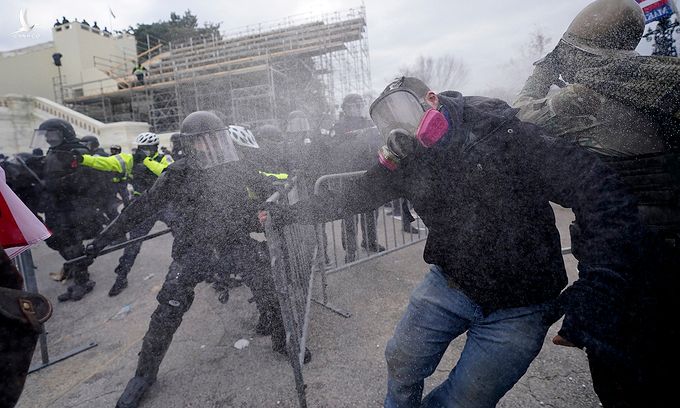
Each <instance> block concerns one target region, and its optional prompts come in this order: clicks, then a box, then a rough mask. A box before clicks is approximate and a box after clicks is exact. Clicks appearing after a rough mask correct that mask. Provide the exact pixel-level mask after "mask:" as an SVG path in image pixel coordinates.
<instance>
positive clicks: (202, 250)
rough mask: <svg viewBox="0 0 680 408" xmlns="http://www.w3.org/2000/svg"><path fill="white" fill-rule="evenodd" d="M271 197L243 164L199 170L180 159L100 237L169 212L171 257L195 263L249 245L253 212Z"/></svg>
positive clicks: (262, 178) (254, 218)
mask: <svg viewBox="0 0 680 408" xmlns="http://www.w3.org/2000/svg"><path fill="white" fill-rule="evenodd" d="M272 193H274V189H273V186H272V183H271V182H270V181H269V180H268V179H267V178H266V177H265V176H262V175H260V174H259V173H258V172H257V170H255V169H253V168H251V167H250V165H249V164H248V163H247V162H245V161H243V160H239V161H235V162H230V163H227V164H223V165H220V166H215V167H213V168H210V169H207V170H199V169H195V168H193V167H191V166H189V165H187V162H186V160H185V159H182V160H178V161H176V162H174V163H173V164H172V166H168V167H167V169H166V170H165V171H164V172H163V173H162V174H161V175H160V177H158V179H157V181H156V182H155V183H154V184H153V186H152V187H151V188H150V189H149V190H147V191H146V192H145V193H144V194H142V195H141V196H139V198H137V199H136V200H135V201H133V202H132V203H131V204H130V205H129V206H127V207H125V209H124V210H123V211H122V212H121V214H120V216H118V218H116V220H115V221H114V222H113V223H112V224H111V225H109V226H108V227H107V228H106V229H105V230H104V231H103V232H102V235H103V238H104V239H105V240H111V239H113V238H116V237H119V236H121V235H122V234H123V233H125V232H127V231H130V229H132V228H133V227H134V226H135V225H137V224H138V223H141V222H143V221H145V220H146V219H148V218H153V217H158V215H157V214H159V213H163V212H170V213H172V217H170V220H169V223H170V225H169V226H170V227H171V228H172V232H173V235H174V237H175V239H174V242H173V246H172V257H173V259H175V260H177V261H180V262H185V263H187V262H188V263H192V262H193V263H195V262H199V261H200V260H201V259H205V258H206V257H212V256H213V254H214V253H215V252H216V253H224V252H225V251H227V252H228V249H229V248H233V247H238V246H239V245H243V244H244V243H246V242H250V241H251V238H250V235H249V233H250V232H251V231H257V230H259V229H260V228H261V227H260V224H259V221H258V219H257V212H258V209H259V208H260V206H261V204H262V203H263V202H264V201H265V200H266V199H267V198H269V195H270V194H272Z"/></svg>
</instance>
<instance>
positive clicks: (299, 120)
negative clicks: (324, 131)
mask: <svg viewBox="0 0 680 408" xmlns="http://www.w3.org/2000/svg"><path fill="white" fill-rule="evenodd" d="M310 129H311V128H310V126H309V120H308V119H307V115H306V114H305V113H304V112H303V111H300V110H296V111H292V112H291V113H289V114H288V121H287V122H286V133H291V134H300V133H305V132H309V131H310Z"/></svg>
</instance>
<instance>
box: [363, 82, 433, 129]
mask: <svg viewBox="0 0 680 408" xmlns="http://www.w3.org/2000/svg"><path fill="white" fill-rule="evenodd" d="M429 108H430V107H429V106H428V105H425V103H424V102H421V101H420V100H419V98H418V97H417V96H415V94H413V93H411V92H410V91H407V90H404V89H399V90H396V91H393V92H389V93H387V94H385V95H383V96H381V97H380V98H378V99H376V100H375V102H373V104H372V105H371V110H370V115H371V119H373V123H375V125H376V126H377V127H378V130H379V131H380V134H381V135H382V137H383V139H385V140H387V137H388V136H389V134H390V132H391V131H393V130H395V129H403V130H405V131H406V132H407V133H408V134H409V135H411V136H413V137H415V135H416V130H417V129H418V125H419V124H420V120H421V119H422V118H423V115H424V114H425V111H426V110H427V109H429Z"/></svg>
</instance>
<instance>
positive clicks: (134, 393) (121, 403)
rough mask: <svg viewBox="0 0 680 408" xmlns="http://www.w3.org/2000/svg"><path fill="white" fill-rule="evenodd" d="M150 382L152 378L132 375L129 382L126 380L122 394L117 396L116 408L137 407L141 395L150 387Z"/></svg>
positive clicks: (151, 382)
mask: <svg viewBox="0 0 680 408" xmlns="http://www.w3.org/2000/svg"><path fill="white" fill-rule="evenodd" d="M151 384H153V380H150V379H148V378H146V377H140V376H135V377H132V379H131V380H130V382H128V384H127V387H125V391H123V395H121V396H120V398H118V402H117V403H116V408H137V407H138V406H139V402H140V401H141V400H142V397H143V396H144V394H145V393H146V391H147V390H148V389H149V387H151Z"/></svg>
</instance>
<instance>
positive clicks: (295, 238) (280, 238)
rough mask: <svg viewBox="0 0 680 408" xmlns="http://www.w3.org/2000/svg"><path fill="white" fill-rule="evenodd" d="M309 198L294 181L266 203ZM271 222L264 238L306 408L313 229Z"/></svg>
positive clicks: (314, 261)
mask: <svg viewBox="0 0 680 408" xmlns="http://www.w3.org/2000/svg"><path fill="white" fill-rule="evenodd" d="M306 197H307V194H306V191H304V187H303V185H301V184H298V183H297V182H296V180H295V179H293V180H292V183H288V184H286V185H285V186H284V188H283V189H282V191H279V192H277V193H275V194H274V195H272V196H271V197H270V198H269V199H268V200H267V202H269V203H272V202H274V203H279V204H282V205H289V204H294V203H295V202H297V201H299V200H300V199H304V198H306ZM275 221H276V220H274V221H272V219H271V218H269V219H268V220H267V221H266V223H265V236H266V237H267V245H268V247H269V256H270V260H271V266H272V268H271V269H272V275H273V279H274V285H275V287H276V292H277V296H278V299H279V305H280V307H281V316H282V318H283V323H284V327H285V330H286V347H287V351H288V356H289V359H290V364H291V366H292V367H293V372H294V376H295V388H296V391H297V395H298V401H299V404H300V407H301V408H306V407H307V400H306V394H305V384H304V379H303V377H302V366H303V364H304V358H305V351H306V343H307V333H308V330H307V328H308V323H309V309H310V305H311V295H312V286H313V281H314V270H315V266H316V265H317V264H318V261H317V253H318V251H317V244H316V237H315V232H314V227H313V226H311V225H301V224H292V225H287V226H285V227H282V228H274V227H273V226H272V223H274V224H275Z"/></svg>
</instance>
